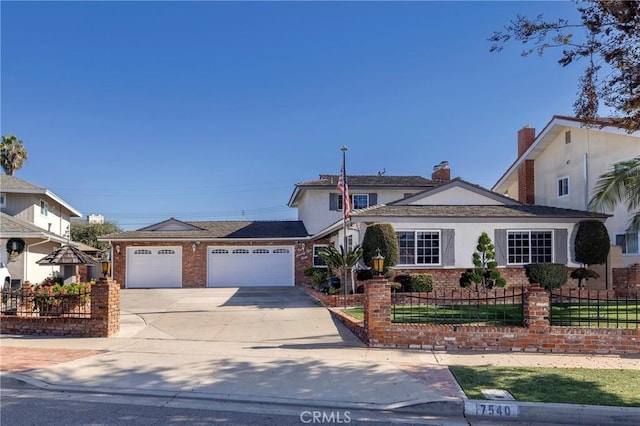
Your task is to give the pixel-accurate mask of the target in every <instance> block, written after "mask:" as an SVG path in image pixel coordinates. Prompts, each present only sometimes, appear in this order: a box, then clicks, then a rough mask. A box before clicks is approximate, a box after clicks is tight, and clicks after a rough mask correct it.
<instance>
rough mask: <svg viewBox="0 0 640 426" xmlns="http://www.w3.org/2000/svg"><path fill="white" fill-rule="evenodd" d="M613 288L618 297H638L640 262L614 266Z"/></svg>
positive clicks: (639, 289)
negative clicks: (626, 265) (618, 266)
mask: <svg viewBox="0 0 640 426" xmlns="http://www.w3.org/2000/svg"><path fill="white" fill-rule="evenodd" d="M613 290H614V291H615V293H616V296H617V297H636V295H638V294H640V263H635V264H633V265H631V266H628V267H626V268H613Z"/></svg>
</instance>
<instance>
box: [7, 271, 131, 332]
mask: <svg viewBox="0 0 640 426" xmlns="http://www.w3.org/2000/svg"><path fill="white" fill-rule="evenodd" d="M119 329H120V284H118V283H117V282H115V281H114V280H112V279H111V278H100V280H99V281H98V282H97V283H95V284H93V285H92V286H91V317H90V318H66V317H55V316H53V317H39V316H29V317H24V316H13V315H1V317H0V333H1V334H37V335H53V336H73V337H109V336H113V335H114V334H116V333H117V332H118V330H119Z"/></svg>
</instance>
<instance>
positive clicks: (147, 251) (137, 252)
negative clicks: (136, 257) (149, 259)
mask: <svg viewBox="0 0 640 426" xmlns="http://www.w3.org/2000/svg"><path fill="white" fill-rule="evenodd" d="M133 254H151V250H147V249H138V250H135V251H134V252H133Z"/></svg>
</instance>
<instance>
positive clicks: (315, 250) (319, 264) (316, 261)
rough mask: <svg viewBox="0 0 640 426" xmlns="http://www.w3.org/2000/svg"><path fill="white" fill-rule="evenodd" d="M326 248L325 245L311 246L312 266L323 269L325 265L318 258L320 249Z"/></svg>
mask: <svg viewBox="0 0 640 426" xmlns="http://www.w3.org/2000/svg"><path fill="white" fill-rule="evenodd" d="M325 247H327V245H326V244H317V245H316V244H314V246H313V266H315V267H316V268H325V267H326V266H327V264H326V263H325V261H324V260H322V259H321V258H320V256H318V253H319V252H320V249H322V248H325Z"/></svg>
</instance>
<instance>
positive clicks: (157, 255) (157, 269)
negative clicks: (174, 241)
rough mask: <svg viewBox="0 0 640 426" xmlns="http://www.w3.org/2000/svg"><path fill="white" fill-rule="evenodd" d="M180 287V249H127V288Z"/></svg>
mask: <svg viewBox="0 0 640 426" xmlns="http://www.w3.org/2000/svg"><path fill="white" fill-rule="evenodd" d="M156 287H182V248H181V247H144V248H140V247H128V248H127V288H156Z"/></svg>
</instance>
